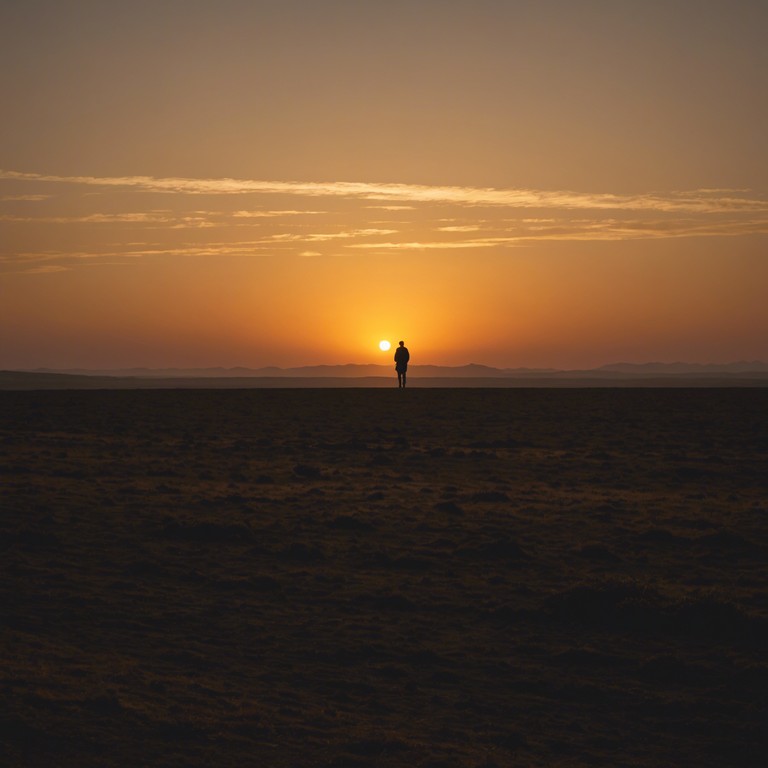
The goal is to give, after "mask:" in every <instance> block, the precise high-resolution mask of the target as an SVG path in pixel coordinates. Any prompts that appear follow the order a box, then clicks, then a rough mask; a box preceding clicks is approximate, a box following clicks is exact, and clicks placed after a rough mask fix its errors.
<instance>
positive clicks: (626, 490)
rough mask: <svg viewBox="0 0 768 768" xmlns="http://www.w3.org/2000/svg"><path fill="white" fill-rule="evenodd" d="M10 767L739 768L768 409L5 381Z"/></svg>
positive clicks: (762, 563) (761, 547) (760, 705)
mask: <svg viewBox="0 0 768 768" xmlns="http://www.w3.org/2000/svg"><path fill="white" fill-rule="evenodd" d="M0 548H1V549H2V558H0V568H1V569H2V586H1V589H2V595H1V597H2V605H3V621H2V629H1V630H0V653H1V654H2V655H1V656H0V659H1V662H0V663H1V666H0V711H2V712H3V717H2V721H0V759H1V760H2V762H3V764H4V765H8V766H30V767H36V766H46V768H47V767H48V766H51V765H56V766H78V768H81V767H82V768H86V767H90V766H105V767H109V766H139V765H152V766H179V767H181V766H190V767H195V766H220V767H222V768H225V767H228V766H233V767H234V766H257V765H258V766H275V767H276V768H287V767H288V766H292V767H295V768H305V767H306V768H309V767H310V766H313V767H314V766H329V767H330V766H334V767H335V768H348V767H349V768H356V767H358V766H398V767H399V766H409V767H412V766H417V767H419V766H420V767H422V768H451V767H453V766H456V767H464V766H466V767H472V768H475V767H477V768H480V766H485V768H492V767H493V766H516V765H519V766H606V767H607V766H637V767H640V766H671V765H674V766H696V768H706V767H708V766H712V767H714V766H717V767H718V768H720V767H721V766H750V767H752V766H754V767H755V768H757V766H762V765H765V755H766V743H765V737H764V735H763V726H764V723H765V722H766V720H767V719H768V717H767V716H768V700H767V699H768V696H767V694H766V692H767V691H768V664H767V663H766V660H765V656H764V651H765V648H766V646H767V645H768V599H767V597H768V589H767V587H768V569H766V561H767V560H768V558H767V555H768V390H767V389H765V388H754V389H727V388H721V389H706V388H702V389H417V388H414V389H407V390H403V391H400V390H397V389H395V388H392V389H389V390H384V389H354V388H352V389H290V390H288V389H284V390H280V389H255V390H184V391H180V390H144V391H98V390H97V391H56V392H52V391H35V392H0Z"/></svg>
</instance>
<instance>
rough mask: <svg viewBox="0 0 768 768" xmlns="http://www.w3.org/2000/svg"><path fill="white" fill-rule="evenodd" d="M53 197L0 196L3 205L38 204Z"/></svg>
mask: <svg viewBox="0 0 768 768" xmlns="http://www.w3.org/2000/svg"><path fill="white" fill-rule="evenodd" d="M50 197H51V195H2V196H0V202H3V203H10V202H18V201H21V202H30V203H37V202H40V201H41V200H49V199H50Z"/></svg>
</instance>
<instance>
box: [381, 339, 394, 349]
mask: <svg viewBox="0 0 768 768" xmlns="http://www.w3.org/2000/svg"><path fill="white" fill-rule="evenodd" d="M391 346H392V345H391V344H390V343H389V342H388V341H387V340H386V339H382V340H381V341H380V342H379V349H380V350H381V351H382V352H386V351H387V350H388V349H389V348H390V347H391Z"/></svg>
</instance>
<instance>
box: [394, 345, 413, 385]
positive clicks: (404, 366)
mask: <svg viewBox="0 0 768 768" xmlns="http://www.w3.org/2000/svg"><path fill="white" fill-rule="evenodd" d="M410 359H411V354H410V352H409V351H408V347H406V346H405V344H404V343H403V342H402V341H401V342H400V346H399V347H398V348H397V349H396V350H395V370H396V371H397V386H398V387H404V386H405V373H406V371H407V370H408V361H409V360H410Z"/></svg>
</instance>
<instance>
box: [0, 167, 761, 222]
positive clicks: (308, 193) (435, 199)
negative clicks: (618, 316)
mask: <svg viewBox="0 0 768 768" xmlns="http://www.w3.org/2000/svg"><path fill="white" fill-rule="evenodd" d="M0 179H5V180H17V181H38V182H50V183H65V184H77V185H86V186H100V187H122V188H135V189H141V190H145V191H153V192H169V193H170V192H175V193H182V194H213V195H233V194H235V195H242V194H248V193H269V194H283V195H299V196H303V197H345V198H359V199H364V200H378V201H382V204H383V205H384V204H387V205H393V204H416V203H443V204H454V205H461V206H485V207H506V208H536V209H546V208H557V209H563V210H569V209H584V210H588V209H598V210H628V211H629V210H637V211H643V210H644V211H665V212H691V213H733V212H737V211H751V212H768V200H766V199H763V198H761V197H756V196H754V195H752V196H749V195H747V194H746V193H743V192H741V191H738V190H725V191H723V190H710V189H705V190H693V191H689V192H677V191H676V192H670V193H648V194H640V195H627V194H613V193H588V192H574V191H567V190H566V191H549V190H534V189H499V188H490V187H460V186H428V185H421V184H385V183H371V182H344V181H337V182H301V181H262V180H255V179H230V178H221V179H189V178H176V177H170V178H155V177H153V176H118V177H109V176H107V177H97V176H53V175H44V174H35V173H20V172H17V171H2V170H0Z"/></svg>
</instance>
